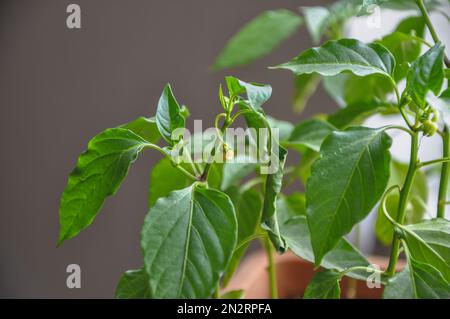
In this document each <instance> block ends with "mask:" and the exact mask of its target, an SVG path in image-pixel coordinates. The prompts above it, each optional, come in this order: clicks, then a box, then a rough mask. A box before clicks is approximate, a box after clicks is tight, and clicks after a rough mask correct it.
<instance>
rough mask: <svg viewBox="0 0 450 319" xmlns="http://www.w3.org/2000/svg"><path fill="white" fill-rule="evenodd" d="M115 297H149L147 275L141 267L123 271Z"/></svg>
mask: <svg viewBox="0 0 450 319" xmlns="http://www.w3.org/2000/svg"><path fill="white" fill-rule="evenodd" d="M116 298H117V299H146V298H150V294H149V290H148V276H147V273H146V272H145V270H144V269H143V268H139V269H133V270H127V271H126V272H124V273H123V275H122V277H121V278H120V280H119V283H118V284H117V288H116Z"/></svg>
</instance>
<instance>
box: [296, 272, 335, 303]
mask: <svg viewBox="0 0 450 319" xmlns="http://www.w3.org/2000/svg"><path fill="white" fill-rule="evenodd" d="M341 278H342V275H341V273H339V272H337V271H335V270H324V271H321V272H318V273H316V274H315V276H314V277H313V279H312V280H311V282H310V283H309V285H308V287H306V290H305V294H304V296H303V298H304V299H339V298H340V296H341V287H339V282H340V281H341Z"/></svg>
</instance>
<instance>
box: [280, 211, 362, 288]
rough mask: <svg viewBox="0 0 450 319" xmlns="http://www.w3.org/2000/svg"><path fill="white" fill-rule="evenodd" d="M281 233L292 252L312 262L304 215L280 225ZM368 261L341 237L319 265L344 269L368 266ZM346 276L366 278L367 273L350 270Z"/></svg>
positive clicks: (311, 250) (312, 256)
mask: <svg viewBox="0 0 450 319" xmlns="http://www.w3.org/2000/svg"><path fill="white" fill-rule="evenodd" d="M280 229H281V234H282V235H283V237H284V238H285V239H286V243H287V244H288V246H289V249H291V250H292V251H293V252H294V254H296V255H297V256H299V257H300V258H303V259H305V260H308V261H310V262H312V263H314V253H313V249H312V246H311V238H310V232H309V228H308V224H307V221H306V217H305V216H296V217H293V218H291V219H290V220H289V221H287V222H286V223H284V224H282V225H281V226H280ZM369 265H370V263H369V262H368V261H367V259H366V258H364V256H363V255H362V254H361V253H360V252H359V251H358V250H357V249H356V248H355V247H353V246H352V245H351V244H350V243H349V242H348V241H347V240H346V239H344V238H341V239H340V240H339V241H338V243H337V245H336V246H335V247H334V248H333V249H332V250H331V251H330V252H328V253H327V254H326V255H325V256H324V258H323V260H322V262H321V264H320V266H322V267H324V268H326V269H336V270H338V271H344V270H346V269H348V268H351V267H356V266H361V267H368V266H369ZM347 276H349V277H352V278H356V279H360V280H366V279H367V276H368V273H367V272H364V271H363V272H361V271H351V272H349V273H348V274H347Z"/></svg>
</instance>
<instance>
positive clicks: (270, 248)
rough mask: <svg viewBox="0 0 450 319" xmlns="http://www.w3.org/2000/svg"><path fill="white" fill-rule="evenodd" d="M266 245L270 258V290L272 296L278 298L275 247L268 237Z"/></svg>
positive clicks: (268, 257)
mask: <svg viewBox="0 0 450 319" xmlns="http://www.w3.org/2000/svg"><path fill="white" fill-rule="evenodd" d="M264 247H265V248H266V254H267V259H268V260H269V267H268V269H267V270H268V271H269V290H270V298H272V299H278V287H277V270H276V265H275V260H274V259H275V258H274V255H275V249H274V247H273V246H272V243H271V242H270V240H269V239H268V238H265V241H264Z"/></svg>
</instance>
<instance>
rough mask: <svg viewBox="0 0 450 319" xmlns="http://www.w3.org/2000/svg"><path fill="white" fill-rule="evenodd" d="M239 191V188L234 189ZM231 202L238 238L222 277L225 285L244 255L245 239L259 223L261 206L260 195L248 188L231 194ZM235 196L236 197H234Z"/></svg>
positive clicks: (252, 233)
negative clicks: (235, 218) (233, 205)
mask: <svg viewBox="0 0 450 319" xmlns="http://www.w3.org/2000/svg"><path fill="white" fill-rule="evenodd" d="M236 191H237V192H239V190H236ZM230 197H231V198H232V199H233V202H234V203H235V204H236V215H237V223H238V239H237V247H239V248H237V249H236V250H235V251H234V252H233V256H232V257H231V261H230V263H229V265H228V268H227V270H226V272H225V275H224V278H223V285H224V286H226V285H227V284H228V282H229V281H230V280H231V278H232V276H233V274H234V272H235V271H236V269H237V267H238V265H239V262H240V260H241V258H242V257H243V256H244V254H245V252H246V250H247V248H248V245H249V243H245V241H246V240H248V238H249V237H250V236H252V235H254V234H255V232H256V230H257V228H258V225H259V224H260V223H261V208H262V198H261V195H260V194H259V193H258V192H257V191H255V190H253V189H249V190H247V191H245V192H244V193H242V194H237V196H233V197H232V196H231V195H230ZM234 197H237V198H234Z"/></svg>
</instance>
